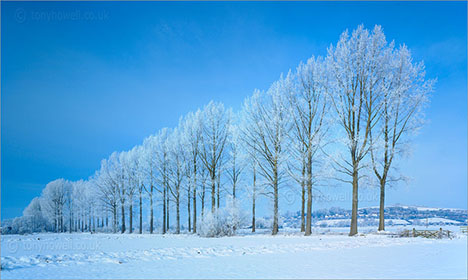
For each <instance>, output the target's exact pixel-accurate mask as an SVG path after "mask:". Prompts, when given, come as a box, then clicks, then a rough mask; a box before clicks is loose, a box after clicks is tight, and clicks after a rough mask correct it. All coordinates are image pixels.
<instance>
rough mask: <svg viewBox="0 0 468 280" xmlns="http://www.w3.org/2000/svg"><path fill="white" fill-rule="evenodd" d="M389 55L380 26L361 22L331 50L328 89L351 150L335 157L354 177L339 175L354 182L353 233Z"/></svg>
mask: <svg viewBox="0 0 468 280" xmlns="http://www.w3.org/2000/svg"><path fill="white" fill-rule="evenodd" d="M388 55H389V47H388V44H387V42H386V40H385V36H384V34H383V32H382V29H381V27H380V26H376V27H375V28H374V30H373V31H372V32H369V31H368V30H367V29H365V28H364V26H362V25H361V26H359V27H358V28H357V29H356V30H354V31H353V32H352V34H351V36H349V35H348V32H347V31H345V32H344V33H343V34H341V37H340V40H339V41H338V43H337V44H336V46H332V47H330V48H329V50H328V56H327V66H328V71H329V72H328V73H329V83H328V85H327V87H328V88H327V90H328V93H329V96H330V97H331V98H330V99H331V104H332V108H333V109H334V111H335V113H336V119H337V122H338V123H339V124H340V126H341V128H342V132H343V133H344V135H345V136H344V139H343V141H341V142H342V143H344V146H345V149H346V151H347V155H346V156H342V157H340V160H336V161H335V166H336V168H337V170H338V171H339V172H340V173H342V174H344V175H346V176H349V177H351V181H350V180H348V179H339V180H342V181H344V182H347V183H350V184H351V185H352V193H353V194H352V210H351V226H350V231H349V235H351V236H352V235H355V234H357V210H358V187H359V179H360V176H359V171H360V170H361V169H362V168H363V167H364V166H363V164H362V162H363V160H364V158H365V157H366V155H367V154H368V152H369V149H370V141H369V136H370V132H371V130H372V128H373V127H374V126H375V124H376V122H377V120H378V116H379V112H380V107H381V106H380V97H381V90H380V87H381V86H382V82H383V79H384V77H385V73H386V70H387V63H388V60H387V57H388Z"/></svg>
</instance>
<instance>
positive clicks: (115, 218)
mask: <svg viewBox="0 0 468 280" xmlns="http://www.w3.org/2000/svg"><path fill="white" fill-rule="evenodd" d="M112 211H113V213H112V214H113V216H114V220H113V221H112V224H113V225H112V226H113V232H114V233H116V232H117V207H116V206H114V207H112Z"/></svg>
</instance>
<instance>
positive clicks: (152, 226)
mask: <svg viewBox="0 0 468 280" xmlns="http://www.w3.org/2000/svg"><path fill="white" fill-rule="evenodd" d="M153 231H154V210H153V184H151V186H150V234H153Z"/></svg>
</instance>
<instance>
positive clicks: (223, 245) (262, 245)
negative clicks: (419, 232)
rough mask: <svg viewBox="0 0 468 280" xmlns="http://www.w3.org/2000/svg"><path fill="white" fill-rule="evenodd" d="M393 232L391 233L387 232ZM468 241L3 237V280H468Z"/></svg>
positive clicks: (339, 236) (285, 235) (373, 236)
mask: <svg viewBox="0 0 468 280" xmlns="http://www.w3.org/2000/svg"><path fill="white" fill-rule="evenodd" d="M387 230H388V229H387ZM466 246H467V238H466V236H464V235H461V234H458V235H457V236H456V237H455V238H454V239H441V240H439V239H424V238H391V237H389V236H388V235H378V234H362V235H359V236H357V237H348V236H346V235H344V234H340V233H338V232H334V233H329V234H326V235H323V234H318V233H316V234H314V235H312V236H309V237H304V236H302V235H300V234H299V233H297V232H289V233H284V232H282V233H281V234H280V235H278V236H271V235H269V234H267V233H257V234H242V235H240V236H234V237H222V238H202V237H198V236H196V235H187V234H182V235H172V234H169V235H159V234H157V235H149V234H143V235H138V234H131V235H130V234H124V235H120V234H79V233H78V234H51V233H49V234H33V235H26V236H21V235H7V236H5V235H4V236H1V265H2V275H1V276H2V279H30V278H34V279H47V278H69V279H70V278H75V279H77V278H466V277H467V252H466Z"/></svg>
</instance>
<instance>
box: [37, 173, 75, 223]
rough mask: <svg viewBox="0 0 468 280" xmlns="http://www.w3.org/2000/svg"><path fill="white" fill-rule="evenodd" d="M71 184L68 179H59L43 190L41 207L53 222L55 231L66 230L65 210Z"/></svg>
mask: <svg viewBox="0 0 468 280" xmlns="http://www.w3.org/2000/svg"><path fill="white" fill-rule="evenodd" d="M70 184H71V183H70V182H69V181H67V180H64V179H57V180H54V181H52V182H50V183H48V184H47V185H46V187H45V188H44V190H43V191H42V195H41V198H42V199H41V203H42V204H41V209H43V210H44V213H45V216H46V218H48V219H49V221H51V223H52V224H53V226H54V231H55V232H63V231H64V230H65V226H64V210H65V203H66V196H67V192H68V191H69V190H70V189H71V188H70Z"/></svg>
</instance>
